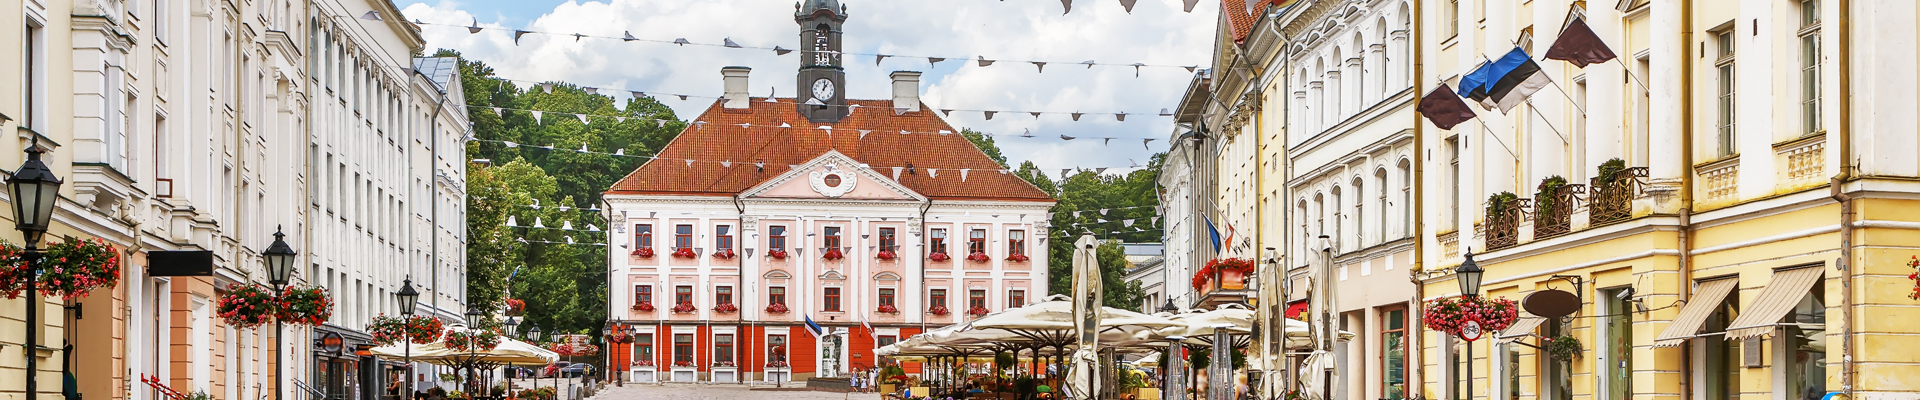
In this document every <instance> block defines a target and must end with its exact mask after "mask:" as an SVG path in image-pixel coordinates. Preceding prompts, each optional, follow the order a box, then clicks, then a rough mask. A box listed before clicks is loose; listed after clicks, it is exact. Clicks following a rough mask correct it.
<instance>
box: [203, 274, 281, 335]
mask: <svg viewBox="0 0 1920 400" xmlns="http://www.w3.org/2000/svg"><path fill="white" fill-rule="evenodd" d="M279 305H280V302H278V301H275V300H274V299H273V294H272V293H269V292H268V291H267V289H263V288H260V287H258V286H253V285H243V284H238V283H235V284H231V285H227V293H226V294H223V295H220V305H219V307H218V308H215V309H214V312H215V313H218V314H220V319H222V320H225V321H226V323H227V325H233V326H235V327H239V328H243V329H244V328H252V327H256V326H260V325H262V324H266V323H267V322H269V321H272V320H273V314H274V313H275V308H277V307H279Z"/></svg>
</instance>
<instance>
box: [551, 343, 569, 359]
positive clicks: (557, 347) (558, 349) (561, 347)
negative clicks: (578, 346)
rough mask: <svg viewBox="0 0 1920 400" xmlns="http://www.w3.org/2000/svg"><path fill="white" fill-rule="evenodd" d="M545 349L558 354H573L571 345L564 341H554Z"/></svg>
mask: <svg viewBox="0 0 1920 400" xmlns="http://www.w3.org/2000/svg"><path fill="white" fill-rule="evenodd" d="M547 350H552V351H553V353H554V354H559V355H563V356H571V355H573V345H570V344H566V343H554V344H552V345H548V346H547Z"/></svg>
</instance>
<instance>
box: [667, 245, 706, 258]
mask: <svg viewBox="0 0 1920 400" xmlns="http://www.w3.org/2000/svg"><path fill="white" fill-rule="evenodd" d="M673 256H674V257H679V258H694V257H699V256H700V255H699V254H694V252H693V248H692V247H681V248H678V249H673Z"/></svg>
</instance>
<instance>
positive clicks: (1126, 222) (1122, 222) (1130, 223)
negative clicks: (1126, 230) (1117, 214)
mask: <svg viewBox="0 0 1920 400" xmlns="http://www.w3.org/2000/svg"><path fill="white" fill-rule="evenodd" d="M1120 226H1133V220H1131V219H1126V220H1120Z"/></svg>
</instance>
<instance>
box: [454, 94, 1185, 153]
mask: <svg viewBox="0 0 1920 400" xmlns="http://www.w3.org/2000/svg"><path fill="white" fill-rule="evenodd" d="M458 107H466V108H467V109H469V110H471V109H472V108H474V107H481V108H487V109H491V110H493V112H494V114H495V115H499V116H502V117H504V116H506V114H505V112H507V111H519V112H525V113H529V114H532V115H533V118H534V120H535V121H536V122H537V123H541V124H545V123H547V122H546V115H547V114H554V115H561V116H571V117H573V118H572V119H576V120H579V121H580V123H582V124H591V123H592V120H593V119H596V118H599V119H611V120H614V122H626V121H627V120H629V119H640V120H645V121H653V122H654V124H655V125H657V126H659V127H661V128H665V127H666V126H667V124H670V123H677V122H680V121H678V120H671V119H659V118H641V117H637V116H630V115H603V114H578V113H565V112H555V111H542V110H529V109H521V108H509V107H483V106H469V105H458ZM635 115H637V114H635ZM686 124H687V125H688V129H705V128H706V125H709V124H710V123H708V122H706V121H694V122H691V123H686ZM726 125H728V126H738V127H741V128H765V129H820V130H824V131H827V132H828V133H832V131H834V130H835V129H834V128H833V126H832V125H820V126H816V127H812V128H807V127H796V126H793V125H792V124H788V123H781V124H780V125H767V124H753V123H738V124H726ZM840 131H842V132H845V131H853V132H855V133H857V134H858V135H859V136H858V137H859V138H861V139H866V137H867V135H870V134H875V133H886V134H900V135H953V134H958V133H960V132H955V131H951V130H945V129H941V130H937V131H909V130H900V131H892V132H881V131H876V130H871V129H840ZM976 132H979V133H980V134H981V135H983V136H986V137H990V138H996V139H998V138H1021V139H1053V138H1055V136H1036V135H1034V134H1033V131H1031V130H1027V131H1023V132H1022V133H1021V134H1018V135H1011V134H995V133H993V132H981V131H976ZM1057 137H1058V139H1060V140H1063V141H1070V140H1075V139H1086V140H1099V141H1101V145H1103V146H1106V145H1112V144H1113V141H1114V140H1122V141H1134V140H1138V141H1140V146H1141V147H1142V148H1145V149H1148V150H1151V149H1152V145H1153V142H1155V141H1159V140H1160V139H1159V138H1136V137H1117V136H1068V135H1057ZM468 140H479V139H475V138H471V137H469V138H468ZM501 143H504V144H507V145H508V147H517V146H521V145H522V144H520V143H513V142H504V141H503V142H501ZM535 147H540V146H535ZM615 155H621V156H624V155H626V154H625V150H621V151H620V154H615Z"/></svg>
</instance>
